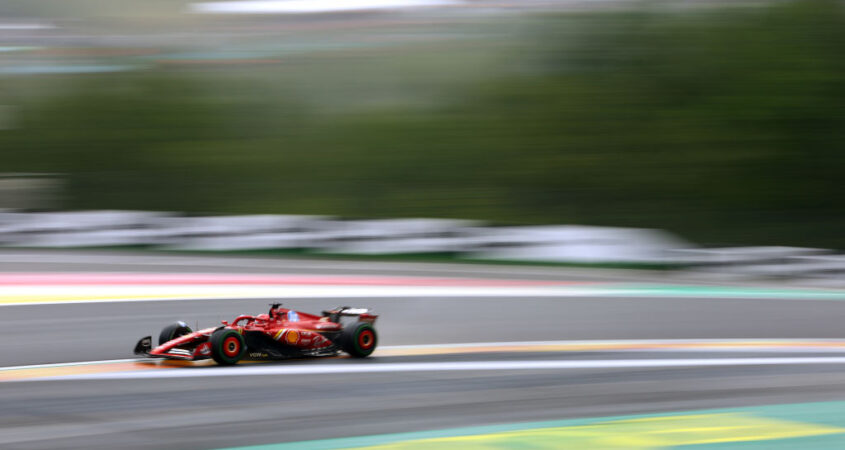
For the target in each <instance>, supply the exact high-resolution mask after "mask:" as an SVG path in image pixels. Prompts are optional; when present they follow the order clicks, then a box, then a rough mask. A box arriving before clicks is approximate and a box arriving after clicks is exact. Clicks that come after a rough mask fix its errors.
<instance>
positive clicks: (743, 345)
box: [0, 338, 845, 372]
mask: <svg viewBox="0 0 845 450" xmlns="http://www.w3.org/2000/svg"><path fill="white" fill-rule="evenodd" d="M684 344H687V345H690V344H700V345H702V347H698V348H695V347H680V348H660V347H657V348H649V347H648V346H649V345H684ZM807 344H821V345H807ZM824 344H840V345H842V347H840V346H838V345H837V346H833V347H831V346H826V345H824ZM602 345H624V346H631V347H634V346H644V347H643V348H642V349H637V348H618V349H616V348H614V349H603V348H594V349H589V348H588V349H584V350H583V351H589V352H612V353H621V352H631V351H640V350H642V351H654V352H657V351H682V352H690V351H697V352H715V353H725V352H737V351H743V352H769V351H783V352H789V353H796V352H801V353H804V352H810V353H824V352H837V353H838V352H844V351H845V339H812V338H804V339H778V338H759V339H614V340H577V341H510V342H463V343H454V344H413V345H383V346H379V349H383V350H420V349H461V348H469V349H472V348H476V347H522V346H529V347H558V346H575V347H582V346H597V347H600V346H602ZM731 345H734V346H735V347H730V346H731ZM377 351H378V350H377ZM503 351H505V352H507V351H508V350H503ZM392 356H400V355H392ZM141 361H148V359H145V358H128V359H107V360H100V361H75V362H65V363H51V364H33V365H25V366H7V367H0V372H3V371H9V370H23V369H49V368H56V367H68V366H88V365H97V364H113V363H129V362H141Z"/></svg>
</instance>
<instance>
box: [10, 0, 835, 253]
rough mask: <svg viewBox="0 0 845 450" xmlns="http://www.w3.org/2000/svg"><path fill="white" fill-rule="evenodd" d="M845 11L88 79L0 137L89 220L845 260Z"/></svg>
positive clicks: (519, 30) (831, 6) (601, 20)
mask: <svg viewBox="0 0 845 450" xmlns="http://www.w3.org/2000/svg"><path fill="white" fill-rule="evenodd" d="M843 14H845V10H843V7H842V3H841V2H838V1H832V0H831V1H799V2H787V3H782V2H777V3H774V4H770V5H769V6H759V7H726V8H715V7H708V8H703V9H696V10H691V9H674V10H667V9H664V8H657V7H651V8H642V9H638V10H636V11H628V12H619V11H615V12H594V13H582V14H574V15H573V14H567V15H559V16H554V17H549V16H545V17H542V18H535V19H531V20H529V21H528V23H527V25H526V23H523V25H522V26H521V27H514V29H513V30H510V31H512V32H513V36H511V37H512V39H510V40H507V39H506V41H507V43H506V44H502V45H496V44H495V43H491V44H488V45H483V44H480V43H477V42H476V43H472V44H468V43H461V42H460V41H456V42H451V43H440V44H436V45H433V46H432V45H429V46H419V47H416V48H415V47H409V48H402V49H398V50H397V49H393V50H384V49H382V50H379V51H377V52H375V55H374V54H373V52H368V51H367V50H346V51H344V52H343V53H341V54H338V55H334V56H333V57H322V59H318V60H315V59H314V57H308V56H300V57H291V58H289V59H283V60H282V63H281V64H279V65H278V66H270V67H263V66H262V67H260V68H259V67H253V68H250V69H249V70H232V69H217V68H215V69H209V70H197V69H195V68H194V69H173V68H159V69H155V70H152V71H144V72H134V73H124V74H111V75H87V76H76V77H75V78H73V79H72V80H69V81H68V80H65V81H63V82H62V87H60V88H55V89H54V92H53V93H50V94H45V93H43V92H40V91H39V89H38V86H39V83H48V81H49V82H50V83H55V80H52V81H51V80H43V79H27V80H25V81H23V80H12V79H5V80H0V82H3V83H4V84H6V87H7V89H5V90H0V96H1V97H0V99H5V100H8V99H9V98H12V99H16V100H17V103H18V104H19V105H20V108H19V111H20V115H21V118H20V120H19V125H20V126H19V127H18V128H16V129H14V130H7V131H0V148H2V153H0V167H2V170H0V171H20V172H56V173H62V174H66V176H67V192H66V197H65V198H66V207H68V208H74V209H75V208H121V209H150V210H175V211H189V212H211V213H254V212H255V213H292V214H332V215H342V216H355V217H391V216H394V217H410V216H426V217H458V218H474V219H486V220H492V221H497V222H509V223H578V224H598V225H617V226H643V227H657V228H664V229H667V230H670V231H674V232H676V233H679V234H680V235H682V236H684V237H687V238H689V239H691V240H693V241H696V242H699V243H704V244H713V245H720V244H791V245H813V246H825V247H834V248H845V235H843V233H842V230H843V229H845V208H843V206H845V204H843V203H845V202H843V197H845V183H843V180H845V170H843V169H845V154H843V150H845V15H843ZM514 30H516V31H514ZM356 52H357V53H356ZM485 52H486V53H485ZM484 55H487V56H488V57H486V58H485V56H484ZM467 61H475V62H474V63H467ZM473 64H474V65H473ZM462 70H465V71H468V72H471V73H461V71H462ZM453 72H454V73H453ZM452 75H454V76H452ZM16 84H17V86H16ZM27 89H29V91H27ZM32 91H39V93H38V94H37V95H35V94H32V93H31V92H32ZM26 92H30V93H29V94H27V93H26ZM315 99H317V100H315ZM0 103H3V102H2V101H0Z"/></svg>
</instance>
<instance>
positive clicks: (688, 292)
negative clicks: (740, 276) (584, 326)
mask: <svg viewBox="0 0 845 450" xmlns="http://www.w3.org/2000/svg"><path fill="white" fill-rule="evenodd" d="M599 289H601V288H599ZM609 290H610V291H613V292H615V293H616V295H627V296H660V297H706V298H762V299H766V298H775V299H801V298H805V299H807V300H845V290H836V289H775V288H755V287H732V286H731V287H726V286H689V285H671V284H655V285H647V284H646V285H644V284H632V285H615V286H612V287H610V288H609Z"/></svg>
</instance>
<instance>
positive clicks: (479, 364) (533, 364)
mask: <svg viewBox="0 0 845 450" xmlns="http://www.w3.org/2000/svg"><path fill="white" fill-rule="evenodd" d="M806 364H845V356H831V357H809V358H723V359H700V358H696V359H620V360H580V361H571V360H570V361H475V362H431V363H387V364H384V363H354V364H319V365H273V366H246V367H209V368H200V369H193V370H184V369H155V370H142V371H137V372H112V373H93V374H81V375H67V376H57V377H45V378H39V379H38V380H128V379H152V378H200V377H203V378H204V377H226V376H238V377H244V376H258V375H320V374H322V375H326V374H343V373H397V372H454V371H492V370H499V371H503V370H511V371H513V370H518V371H525V370H572V369H629V368H669V367H725V366H771V365H806ZM15 381H26V380H12V382H15Z"/></svg>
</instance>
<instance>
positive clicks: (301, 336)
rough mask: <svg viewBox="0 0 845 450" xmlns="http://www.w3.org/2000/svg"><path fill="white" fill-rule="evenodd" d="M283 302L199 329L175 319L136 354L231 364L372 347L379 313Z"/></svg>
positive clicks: (356, 352) (363, 352)
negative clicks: (299, 307)
mask: <svg viewBox="0 0 845 450" xmlns="http://www.w3.org/2000/svg"><path fill="white" fill-rule="evenodd" d="M281 306H282V304H281V303H273V304H272V305H270V311H269V313H267V314H259V315H257V316H248V315H241V316H238V317H237V318H235V320H233V321H232V322H227V321H225V320H224V321H222V323H223V325H222V326H219V327H212V328H206V329H203V330H199V331H193V330H191V328H190V327H189V326H188V324H187V323H185V322H181V321H180V322H176V323H173V324H171V325H168V326H166V327H164V329H163V330H161V334H159V337H158V347H155V348H152V336H146V337H144V338H142V339H141V340H140V341H138V344H137V345H135V354H136V355H142V356H147V357H150V358H165V359H179V360H188V361H196V360H201V359H208V358H211V359H213V360H214V361H216V362H217V363H218V364H221V365H232V364H237V363H238V361H240V360H241V359H242V358H245V357H246V358H249V359H287V358H296V357H305V356H335V355H338V354H339V353H340V352H341V351H344V352H346V353H348V354H349V355H351V356H353V357H356V358H365V357H367V356H369V355H370V354H371V353H373V350H375V348H376V344H377V343H378V336H377V335H376V330H375V328H374V327H373V324H374V323H375V321H376V319H377V318H378V315H375V314H372V313H370V311H369V310H368V309H362V308H350V307H348V306H342V307H338V308H335V309H333V310H329V311H323V315H322V316H316V315H313V314H307V313H304V312H299V311H294V310H292V309H287V308H282V307H281ZM350 319H351V320H350Z"/></svg>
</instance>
